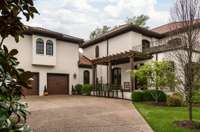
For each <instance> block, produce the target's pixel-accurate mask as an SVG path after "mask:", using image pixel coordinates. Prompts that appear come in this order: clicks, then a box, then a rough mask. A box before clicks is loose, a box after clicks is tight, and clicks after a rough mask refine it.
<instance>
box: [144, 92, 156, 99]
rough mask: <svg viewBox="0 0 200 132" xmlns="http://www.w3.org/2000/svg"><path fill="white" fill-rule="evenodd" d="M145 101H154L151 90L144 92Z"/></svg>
mask: <svg viewBox="0 0 200 132" xmlns="http://www.w3.org/2000/svg"><path fill="white" fill-rule="evenodd" d="M143 101H154V99H153V96H152V95H151V90H144V94H143Z"/></svg>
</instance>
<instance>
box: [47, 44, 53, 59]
mask: <svg viewBox="0 0 200 132" xmlns="http://www.w3.org/2000/svg"><path fill="white" fill-rule="evenodd" d="M46 55H51V56H53V41H51V40H47V43H46Z"/></svg>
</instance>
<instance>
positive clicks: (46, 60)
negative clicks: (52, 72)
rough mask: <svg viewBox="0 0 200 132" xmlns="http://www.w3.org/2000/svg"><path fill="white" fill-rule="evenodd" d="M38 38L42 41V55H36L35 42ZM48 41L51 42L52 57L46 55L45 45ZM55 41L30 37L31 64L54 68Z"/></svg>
mask: <svg viewBox="0 0 200 132" xmlns="http://www.w3.org/2000/svg"><path fill="white" fill-rule="evenodd" d="M38 38H40V39H42V40H43V41H44V54H37V53H36V41H37V39H38ZM48 40H51V41H52V42H53V56H50V55H46V43H47V41H48ZM56 42H57V41H56V39H54V38H49V37H43V36H38V35H32V49H33V51H35V52H32V64H34V65H44V66H56V55H57V54H56Z"/></svg>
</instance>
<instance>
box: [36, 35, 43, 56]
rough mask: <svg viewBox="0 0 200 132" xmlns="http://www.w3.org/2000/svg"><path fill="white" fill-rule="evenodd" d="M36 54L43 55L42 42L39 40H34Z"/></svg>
mask: <svg viewBox="0 0 200 132" xmlns="http://www.w3.org/2000/svg"><path fill="white" fill-rule="evenodd" d="M36 53H37V54H44V41H43V40H42V39H41V38H39V39H37V40H36Z"/></svg>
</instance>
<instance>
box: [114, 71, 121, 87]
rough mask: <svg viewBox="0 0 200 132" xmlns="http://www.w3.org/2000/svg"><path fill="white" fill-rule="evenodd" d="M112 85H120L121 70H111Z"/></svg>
mask: <svg viewBox="0 0 200 132" xmlns="http://www.w3.org/2000/svg"><path fill="white" fill-rule="evenodd" d="M112 84H114V85H121V68H114V69H112Z"/></svg>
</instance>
